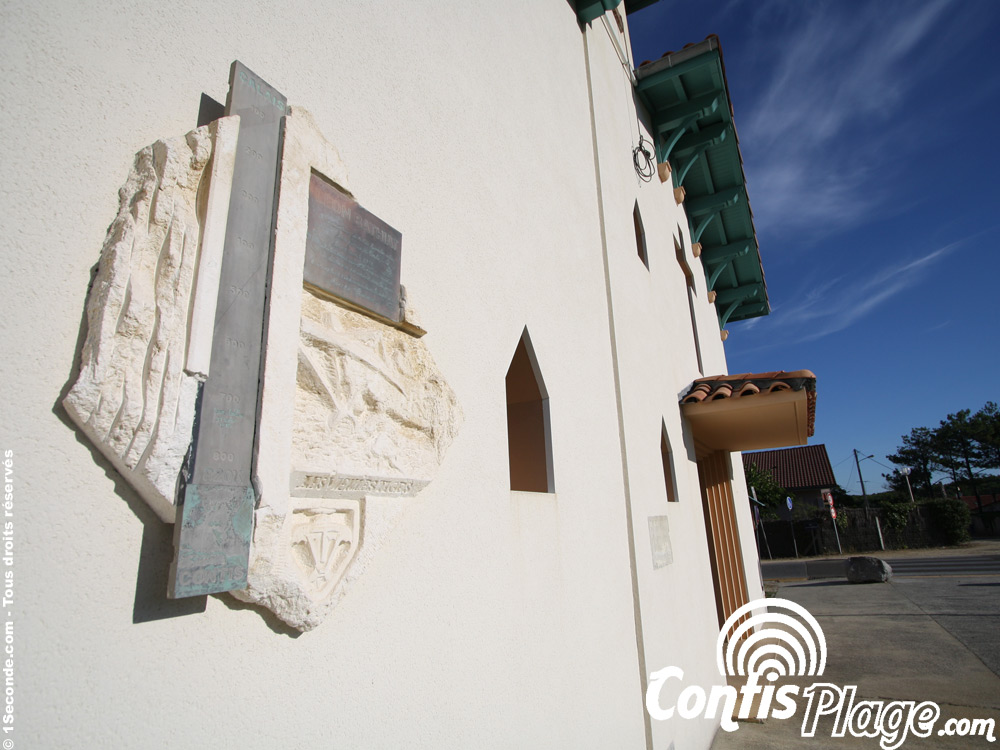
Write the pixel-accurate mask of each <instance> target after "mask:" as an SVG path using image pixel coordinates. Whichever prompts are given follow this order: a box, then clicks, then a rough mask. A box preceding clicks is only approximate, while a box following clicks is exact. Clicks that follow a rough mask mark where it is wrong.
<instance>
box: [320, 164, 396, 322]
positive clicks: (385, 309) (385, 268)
mask: <svg viewBox="0 0 1000 750" xmlns="http://www.w3.org/2000/svg"><path fill="white" fill-rule="evenodd" d="M308 222H309V229H308V231H307V233H306V258H305V266H304V280H305V282H306V283H307V284H310V285H312V286H314V287H316V288H317V289H319V290H320V291H323V292H326V293H328V294H332V295H334V296H336V297H339V298H341V299H343V300H346V301H347V302H350V303H352V304H353V305H356V306H358V307H360V308H362V309H364V310H370V311H372V312H374V313H376V314H377V315H380V316H381V317H383V318H387V319H388V320H391V321H393V322H395V323H399V322H401V321H402V318H403V316H402V311H401V309H400V307H401V305H400V295H399V264H400V251H401V249H402V243H403V235H402V234H400V233H399V232H397V231H396V230H395V229H393V228H392V227H391V226H389V225H388V224H386V223H385V222H384V221H382V220H381V219H380V218H378V217H377V216H375V215H374V214H373V213H371V212H370V211H367V210H366V209H364V208H362V207H361V206H360V205H359V204H358V202H357V201H355V200H354V199H353V198H351V197H350V196H348V195H346V194H344V193H343V192H342V191H341V190H338V189H337V188H336V187H335V186H334V185H333V184H331V183H330V182H329V181H327V180H325V179H324V178H323V177H322V176H321V175H318V174H316V173H312V174H311V175H310V179H309V218H308Z"/></svg>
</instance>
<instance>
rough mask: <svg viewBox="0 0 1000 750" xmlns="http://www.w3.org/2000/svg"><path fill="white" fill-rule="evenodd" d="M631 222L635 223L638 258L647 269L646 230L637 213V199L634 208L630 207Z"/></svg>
mask: <svg viewBox="0 0 1000 750" xmlns="http://www.w3.org/2000/svg"><path fill="white" fill-rule="evenodd" d="M632 223H633V224H634V225H635V248H636V250H637V251H638V252H639V260H641V261H642V265H644V266H645V267H646V268H647V269H648V268H649V255H648V253H647V252H646V230H645V228H644V227H643V226H642V216H640V215H639V201H636V202H635V208H633V209H632Z"/></svg>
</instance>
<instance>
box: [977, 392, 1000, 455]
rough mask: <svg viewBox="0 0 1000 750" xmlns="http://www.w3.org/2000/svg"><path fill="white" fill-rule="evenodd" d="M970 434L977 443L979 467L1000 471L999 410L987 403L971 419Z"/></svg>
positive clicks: (994, 404) (991, 402)
mask: <svg viewBox="0 0 1000 750" xmlns="http://www.w3.org/2000/svg"><path fill="white" fill-rule="evenodd" d="M971 422H972V432H973V436H974V437H975V440H976V442H978V443H979V454H980V459H981V461H980V465H981V466H982V468H984V469H1000V408H997V405H996V402H995V401H987V402H986V405H985V406H983V408H982V409H980V410H979V411H977V412H976V413H975V414H974V415H973V416H972V419H971Z"/></svg>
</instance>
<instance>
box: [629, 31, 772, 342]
mask: <svg viewBox="0 0 1000 750" xmlns="http://www.w3.org/2000/svg"><path fill="white" fill-rule="evenodd" d="M636 90H637V91H638V93H639V97H640V98H641V99H642V101H643V104H644V105H645V106H646V108H647V110H648V111H649V113H650V116H651V118H652V121H653V134H654V137H655V143H656V154H657V159H658V160H659V161H660V162H661V163H662V162H666V161H669V162H670V166H671V176H672V179H673V181H674V186H675V187H683V188H684V195H685V199H684V206H685V211H686V213H687V216H688V225H689V228H690V230H691V237H692V241H693V242H698V243H700V244H701V246H702V266H703V268H704V271H705V281H706V283H707V285H708V289H709V291H713V292H715V293H716V312H717V314H718V317H719V325H720V327H725V325H726V324H727V323H729V322H730V321H735V320H745V319H748V318H755V317H758V316H761V315H767V314H768V313H770V311H771V308H770V303H769V301H768V297H767V284H766V282H765V280H764V269H763V266H762V265H761V261H760V247H759V245H758V244H757V232H756V229H755V228H754V224H753V211H752V210H751V208H750V203H749V200H748V198H747V193H746V177H745V175H744V172H743V158H742V155H741V154H740V149H739V138H738V137H737V134H736V126H735V124H734V123H733V111H732V105H731V104H730V99H729V87H728V84H727V82H726V72H725V65H724V63H723V60H722V50H721V49H720V47H719V40H718V38H717V37H715V36H714V35H713V36H710V37H708V38H707V39H706V40H705V41H703V42H700V43H699V44H693V45H689V46H687V47H685V48H684V49H682V50H680V51H679V52H673V53H668V54H666V55H664V56H663V57H661V58H660V59H659V60H657V61H655V62H652V63H646V64H644V65H642V66H640V67H639V69H638V70H637V71H636Z"/></svg>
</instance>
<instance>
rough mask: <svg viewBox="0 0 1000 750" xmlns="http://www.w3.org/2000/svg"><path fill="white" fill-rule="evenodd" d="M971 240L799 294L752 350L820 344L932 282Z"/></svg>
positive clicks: (775, 311)
mask: <svg viewBox="0 0 1000 750" xmlns="http://www.w3.org/2000/svg"><path fill="white" fill-rule="evenodd" d="M970 239H972V238H971V237H969V238H965V239H961V240H958V241H956V242H952V243H950V244H948V245H945V246H943V247H940V248H938V249H936V250H933V251H931V252H928V253H926V254H924V255H922V256H919V257H917V258H909V259H904V260H900V261H899V262H897V263H893V264H890V265H887V266H884V267H883V268H880V269H877V270H876V271H874V272H872V273H868V274H866V275H865V276H864V277H863V278H862V277H858V276H854V277H847V276H839V277H836V278H832V279H827V280H825V281H823V282H822V283H819V284H813V285H811V286H810V287H809V288H808V289H807V290H805V291H803V292H802V293H801V294H797V295H793V298H794V300H795V301H794V303H788V304H784V305H782V306H780V307H778V306H776V307H774V308H772V311H771V315H769V316H768V318H767V325H766V326H765V329H766V331H765V330H762V333H766V336H767V338H768V342H767V343H765V344H763V345H761V346H756V347H752V350H753V351H762V350H766V349H770V348H773V347H777V346H785V345H787V344H789V343H792V342H797V343H805V342H808V341H815V340H816V339H820V338H823V337H824V336H829V335H830V334H832V333H837V332H838V331H842V330H844V329H845V328H848V327H849V326H852V325H854V324H855V323H857V322H859V321H860V320H862V319H863V318H865V317H867V316H868V315H870V314H871V313H872V312H873V311H874V310H875V309H876V308H878V307H880V306H882V305H884V304H885V303H886V302H888V301H889V300H891V299H892V298H893V297H896V296H898V295H899V294H901V293H903V292H904V291H906V290H907V289H909V288H911V287H913V286H914V285H916V284H918V283H919V282H920V281H922V280H923V279H924V278H926V275H927V272H928V271H930V270H931V268H932V267H933V266H934V264H935V263H938V262H940V261H941V260H943V259H944V258H945V257H947V256H948V255H950V254H951V253H954V252H955V251H956V250H958V249H959V248H960V247H962V246H963V245H964V244H966V243H967V242H968V241H969V240H970ZM743 330H744V331H747V330H749V329H748V328H744V329H743Z"/></svg>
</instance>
